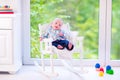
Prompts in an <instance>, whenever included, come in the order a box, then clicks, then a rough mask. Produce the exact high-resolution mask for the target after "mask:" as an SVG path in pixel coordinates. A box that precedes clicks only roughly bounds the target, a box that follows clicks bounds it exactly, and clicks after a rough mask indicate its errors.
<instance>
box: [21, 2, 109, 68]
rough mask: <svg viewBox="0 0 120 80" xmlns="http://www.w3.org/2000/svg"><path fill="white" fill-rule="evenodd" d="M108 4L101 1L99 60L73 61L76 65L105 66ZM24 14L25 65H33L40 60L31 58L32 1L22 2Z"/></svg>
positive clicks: (57, 63)
mask: <svg viewBox="0 0 120 80" xmlns="http://www.w3.org/2000/svg"><path fill="white" fill-rule="evenodd" d="M106 2H107V0H99V6H100V7H99V25H98V26H99V43H98V44H99V49H98V50H99V52H98V60H91V59H87V60H86V59H81V60H73V63H75V64H74V65H79V64H80V65H87V66H88V65H89V66H93V65H95V63H96V62H99V63H101V65H103V66H104V65H105V63H106V62H105V59H106V57H105V56H106V55H105V53H106V52H105V49H106V46H105V45H106V41H105V26H106V24H105V23H106ZM22 4H23V6H22V10H23V11H22V13H23V16H22V17H23V20H22V21H23V34H24V36H23V64H33V62H34V60H37V61H39V63H41V60H40V59H34V58H30V0H23V2H22ZM101 53H102V54H101ZM45 61H46V63H47V64H49V59H46V60H45ZM54 62H55V65H61V63H60V59H57V60H55V59H54Z"/></svg>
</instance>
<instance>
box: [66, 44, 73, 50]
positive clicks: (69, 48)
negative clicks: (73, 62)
mask: <svg viewBox="0 0 120 80" xmlns="http://www.w3.org/2000/svg"><path fill="white" fill-rule="evenodd" d="M73 48H74V45H73V44H72V43H71V42H69V43H68V46H67V49H68V50H70V51H71V50H73Z"/></svg>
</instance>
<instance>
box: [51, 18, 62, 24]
mask: <svg viewBox="0 0 120 80" xmlns="http://www.w3.org/2000/svg"><path fill="white" fill-rule="evenodd" d="M56 20H60V21H61V23H62V24H63V20H62V19H61V18H55V19H54V20H53V22H54V21H56Z"/></svg>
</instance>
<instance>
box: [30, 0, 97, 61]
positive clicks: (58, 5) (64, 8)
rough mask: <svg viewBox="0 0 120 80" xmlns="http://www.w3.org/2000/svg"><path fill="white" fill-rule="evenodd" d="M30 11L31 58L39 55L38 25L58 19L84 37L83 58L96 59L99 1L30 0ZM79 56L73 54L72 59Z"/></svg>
mask: <svg viewBox="0 0 120 80" xmlns="http://www.w3.org/2000/svg"><path fill="white" fill-rule="evenodd" d="M30 10H31V11H30V19H31V22H30V23H31V28H30V29H31V32H30V33H31V57H32V58H35V57H36V56H37V57H38V56H39V55H40V54H41V53H40V51H39V44H38V43H39V39H38V37H39V34H38V30H39V29H38V27H37V26H38V24H44V23H50V22H51V21H52V20H53V19H54V18H55V17H60V18H62V19H63V20H64V21H65V22H69V23H70V26H71V30H72V31H76V32H78V35H79V36H83V37H84V41H83V42H84V43H83V46H84V47H83V49H84V51H83V54H84V58H85V59H98V39H99V30H98V28H99V0H96V1H94V0H30ZM79 56H80V53H74V58H78V57H79ZM46 58H47V57H46Z"/></svg>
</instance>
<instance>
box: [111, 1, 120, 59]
mask: <svg viewBox="0 0 120 80" xmlns="http://www.w3.org/2000/svg"><path fill="white" fill-rule="evenodd" d="M119 3H120V0H112V40H111V41H112V43H111V59H113V60H117V59H120V40H119V39H120V8H119V7H120V5H119Z"/></svg>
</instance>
